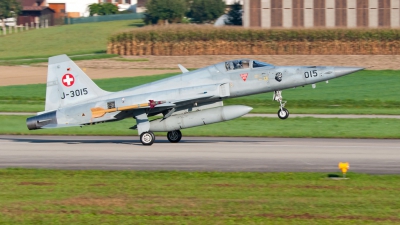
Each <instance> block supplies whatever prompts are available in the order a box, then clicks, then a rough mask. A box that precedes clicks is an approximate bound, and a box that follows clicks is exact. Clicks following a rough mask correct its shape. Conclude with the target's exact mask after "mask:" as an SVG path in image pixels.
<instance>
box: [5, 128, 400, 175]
mask: <svg viewBox="0 0 400 225" xmlns="http://www.w3.org/2000/svg"><path fill="white" fill-rule="evenodd" d="M399 153H400V140H372V139H309V138H301V139H300V138H247V137H183V139H182V141H181V142H180V143H177V144H172V143H169V142H168V140H166V138H165V137H157V140H156V143H154V144H153V145H152V146H143V145H142V144H141V143H140V142H139V141H138V137H107V136H105V137H98V136H88V137H82V136H79V137H73V136H4V135H3V136H0V156H1V158H0V167H1V168H8V167H24V168H56V169H102V170H185V171H293V172H295V171H310V172H313V171H315V172H338V169H337V165H338V163H339V162H341V161H342V162H343V161H345V162H349V163H350V171H354V172H364V173H377V174H389V173H400V154H399Z"/></svg>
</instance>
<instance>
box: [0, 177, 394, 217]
mask: <svg viewBox="0 0 400 225" xmlns="http://www.w3.org/2000/svg"><path fill="white" fill-rule="evenodd" d="M332 172H336V171H332ZM0 176H1V180H0V187H1V188H0V224H278V225H279V224H284V225H286V224H296V225H302V224H307V225H309V224H341V225H342V224H378V223H379V224H399V223H400V211H399V208H400V195H399V194H398V193H399V190H400V189H399V186H398V181H399V179H400V176H399V175H366V174H357V173H349V174H348V177H350V179H349V180H340V181H335V180H330V179H327V174H324V173H259V172H174V171H171V172H138V171H66V170H33V169H1V170H0Z"/></svg>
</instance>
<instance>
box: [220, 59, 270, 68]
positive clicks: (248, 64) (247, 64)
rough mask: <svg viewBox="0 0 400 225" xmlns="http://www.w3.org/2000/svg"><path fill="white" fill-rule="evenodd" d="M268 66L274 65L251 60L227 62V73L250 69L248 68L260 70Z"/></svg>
mask: <svg viewBox="0 0 400 225" xmlns="http://www.w3.org/2000/svg"><path fill="white" fill-rule="evenodd" d="M266 66H273V65H271V64H268V63H265V62H260V61H256V60H250V59H239V60H232V61H226V62H225V68H226V71H231V70H240V69H248V68H259V67H266Z"/></svg>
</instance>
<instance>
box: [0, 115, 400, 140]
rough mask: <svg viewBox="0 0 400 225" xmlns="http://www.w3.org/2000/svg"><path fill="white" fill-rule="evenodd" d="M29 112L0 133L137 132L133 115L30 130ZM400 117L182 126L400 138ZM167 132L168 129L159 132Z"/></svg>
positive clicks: (254, 133) (213, 131)
mask: <svg viewBox="0 0 400 225" xmlns="http://www.w3.org/2000/svg"><path fill="white" fill-rule="evenodd" d="M27 117H28V116H0V124H2V126H0V134H23V135H114V136H121V135H125V136H131V135H137V131H136V130H130V129H128V128H129V127H131V126H133V125H135V124H136V122H135V120H134V119H132V118H129V119H125V120H122V121H118V122H112V123H104V124H97V125H92V126H84V127H82V128H80V127H70V128H59V129H42V130H34V131H30V130H28V128H27V127H26V122H25V121H26V118H27ZM399 127H400V120H399V119H321V118H311V117H308V118H289V119H287V120H280V119H278V118H261V117H255V118H239V119H235V120H231V121H227V122H224V123H216V124H210V125H207V126H200V127H194V128H189V129H184V130H182V133H183V135H184V136H231V137H237V136H238V137H241V136H248V137H315V138H400V133H399V132H398V131H399ZM156 135H162V136H165V135H166V133H162V132H160V133H156Z"/></svg>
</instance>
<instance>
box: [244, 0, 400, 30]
mask: <svg viewBox="0 0 400 225" xmlns="http://www.w3.org/2000/svg"><path fill="white" fill-rule="evenodd" d="M243 8H244V15H243V26H244V27H263V28H280V27H283V28H297V27H298V28H300V27H305V28H310V27H328V28H333V27H347V28H356V27H370V28H375V27H392V28H399V27H400V1H399V0H244V4H243Z"/></svg>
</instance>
